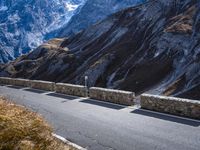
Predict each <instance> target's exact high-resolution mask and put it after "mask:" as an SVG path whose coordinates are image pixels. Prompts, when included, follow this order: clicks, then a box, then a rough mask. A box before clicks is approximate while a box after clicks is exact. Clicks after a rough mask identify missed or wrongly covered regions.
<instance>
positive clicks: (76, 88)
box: [55, 83, 88, 97]
mask: <svg viewBox="0 0 200 150" xmlns="http://www.w3.org/2000/svg"><path fill="white" fill-rule="evenodd" d="M55 91H56V92H57V93H62V94H68V95H74V96H82V97H87V96H88V95H87V89H86V87H85V86H81V85H73V84H66V83H56V88H55Z"/></svg>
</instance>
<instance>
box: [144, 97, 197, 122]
mask: <svg viewBox="0 0 200 150" xmlns="http://www.w3.org/2000/svg"><path fill="white" fill-rule="evenodd" d="M141 107H142V108H144V109H148V110H153V111H158V112H163V113H169V114H173V115H178V116H184V117H189V118H195V119H200V101H197V100H188V99H182V98H175V97H166V96H157V95H149V94H143V95H141Z"/></svg>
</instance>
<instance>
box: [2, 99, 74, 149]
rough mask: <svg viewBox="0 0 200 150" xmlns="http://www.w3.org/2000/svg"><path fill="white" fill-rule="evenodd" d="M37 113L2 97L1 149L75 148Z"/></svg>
mask: <svg viewBox="0 0 200 150" xmlns="http://www.w3.org/2000/svg"><path fill="white" fill-rule="evenodd" d="M73 149H74V148H72V147H70V146H67V145H65V144H63V143H62V142H60V141H58V140H56V139H55V138H54V137H53V136H52V128H51V127H50V126H49V125H48V124H47V123H46V122H45V121H44V120H43V119H42V117H41V116H39V115H38V114H36V113H33V112H30V111H29V110H27V109H26V108H25V107H22V106H18V105H15V104H12V103H10V102H8V101H6V100H5V99H3V98H0V150H73Z"/></svg>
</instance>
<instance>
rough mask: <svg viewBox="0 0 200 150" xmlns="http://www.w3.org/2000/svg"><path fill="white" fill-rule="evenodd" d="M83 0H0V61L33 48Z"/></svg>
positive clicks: (58, 26) (46, 37)
mask: <svg viewBox="0 0 200 150" xmlns="http://www.w3.org/2000/svg"><path fill="white" fill-rule="evenodd" d="M82 2H84V0H43V1H41V0H31V1H30V0H17V1H16V0H15V1H14V0H1V1H0V63H2V62H3V63H5V62H8V61H9V60H12V59H14V58H16V57H18V56H20V55H21V54H24V53H27V52H29V51H30V50H31V49H33V48H36V47H37V46H39V45H40V44H41V43H43V41H44V39H48V38H49V37H51V36H53V35H52V34H51V35H49V34H48V33H50V32H53V31H55V30H57V29H59V28H60V27H62V26H63V25H64V24H66V23H67V22H68V21H69V19H70V18H71V16H72V15H73V13H74V11H75V10H76V8H77V7H78V6H79V5H80V4H82Z"/></svg>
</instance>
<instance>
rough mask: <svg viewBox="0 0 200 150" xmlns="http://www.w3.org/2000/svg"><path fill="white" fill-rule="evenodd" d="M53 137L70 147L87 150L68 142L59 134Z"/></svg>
mask: <svg viewBox="0 0 200 150" xmlns="http://www.w3.org/2000/svg"><path fill="white" fill-rule="evenodd" d="M52 136H53V137H55V138H57V139H58V140H60V141H62V142H63V143H65V144H68V145H70V146H72V147H74V148H76V149H78V150H87V149H86V148H83V147H81V146H79V145H77V144H75V143H72V142H70V141H68V140H67V139H65V138H64V137H62V136H60V135H57V134H55V133H53V134H52Z"/></svg>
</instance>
